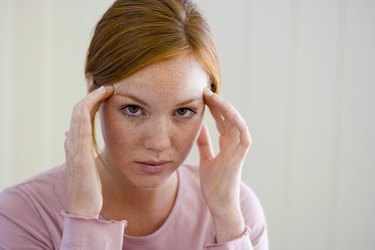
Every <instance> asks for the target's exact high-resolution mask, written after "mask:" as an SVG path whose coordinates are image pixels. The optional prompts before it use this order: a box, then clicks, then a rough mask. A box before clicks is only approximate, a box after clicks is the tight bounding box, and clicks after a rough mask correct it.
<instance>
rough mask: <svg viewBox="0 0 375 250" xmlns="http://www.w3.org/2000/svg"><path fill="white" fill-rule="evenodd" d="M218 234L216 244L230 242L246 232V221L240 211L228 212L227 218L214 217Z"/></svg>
mask: <svg viewBox="0 0 375 250" xmlns="http://www.w3.org/2000/svg"><path fill="white" fill-rule="evenodd" d="M212 219H213V223H214V227H215V233H216V243H222V242H228V241H230V240H233V239H235V238H237V237H238V236H240V235H242V234H243V233H244V232H245V230H246V226H245V220H244V218H243V215H242V213H241V211H240V210H238V209H237V210H235V211H234V212H227V213H226V215H225V216H213V217H212Z"/></svg>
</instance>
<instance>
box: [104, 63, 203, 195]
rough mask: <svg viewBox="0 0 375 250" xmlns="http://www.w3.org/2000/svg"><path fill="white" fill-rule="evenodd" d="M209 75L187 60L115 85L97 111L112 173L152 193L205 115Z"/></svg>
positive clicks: (182, 157) (179, 160) (183, 152)
mask: <svg viewBox="0 0 375 250" xmlns="http://www.w3.org/2000/svg"><path fill="white" fill-rule="evenodd" d="M208 80H209V77H208V74H207V73H206V71H205V70H204V68H203V67H202V65H201V64H200V63H199V61H197V60H196V59H194V58H193V57H189V56H180V57H176V58H173V59H170V60H166V61H162V62H159V63H155V64H153V65H151V66H148V67H146V68H144V69H143V70H141V71H139V72H137V73H135V74H133V75H132V76H130V77H129V78H126V79H125V80H123V81H120V82H117V83H115V84H114V88H115V92H114V94H113V96H112V97H110V98H109V99H108V100H107V101H106V102H105V103H103V105H102V106H101V108H100V118H101V126H102V132H103V138H104V143H105V148H104V151H103V156H104V159H105V162H106V164H107V166H108V167H109V168H110V171H111V172H112V173H116V174H118V173H119V174H121V175H122V176H123V177H124V178H123V179H124V181H125V182H128V183H130V184H132V185H134V186H135V187H137V188H145V189H148V188H156V187H158V186H160V185H161V184H163V183H164V182H165V181H166V180H167V179H168V177H169V176H170V175H171V174H172V173H173V172H174V171H175V170H176V169H177V168H178V167H179V166H180V165H181V164H182V162H183V161H184V160H185V158H186V157H187V155H188V153H189V152H190V150H191V148H192V146H193V144H194V142H195V141H196V138H197V136H198V133H199V132H200V128H201V125H202V120H203V115H204V101H203V89H204V88H205V87H206V86H207V84H208Z"/></svg>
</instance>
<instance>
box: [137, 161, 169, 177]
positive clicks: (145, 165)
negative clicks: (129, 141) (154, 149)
mask: <svg viewBox="0 0 375 250" xmlns="http://www.w3.org/2000/svg"><path fill="white" fill-rule="evenodd" d="M135 163H136V164H137V165H138V166H139V167H140V169H141V170H142V171H143V172H145V173H149V174H158V173H161V172H163V171H164V170H165V169H166V168H167V167H168V164H169V163H171V162H170V161H136V162H135Z"/></svg>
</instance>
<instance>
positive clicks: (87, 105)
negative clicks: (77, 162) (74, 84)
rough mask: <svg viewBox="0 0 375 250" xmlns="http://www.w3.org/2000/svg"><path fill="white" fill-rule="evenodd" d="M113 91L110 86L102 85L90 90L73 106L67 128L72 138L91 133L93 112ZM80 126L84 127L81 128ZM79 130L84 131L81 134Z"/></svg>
mask: <svg viewBox="0 0 375 250" xmlns="http://www.w3.org/2000/svg"><path fill="white" fill-rule="evenodd" d="M113 92H114V89H113V87H112V86H106V87H104V86H102V87H100V88H98V89H96V90H94V91H92V92H90V93H89V94H88V95H87V96H85V97H84V98H83V99H82V100H81V101H80V102H79V103H77V104H76V105H75V106H74V109H73V114H72V119H71V123H70V130H69V131H70V133H71V135H72V137H73V138H77V137H79V136H80V135H83V134H87V135H91V121H92V120H93V118H94V116H95V113H96V112H97V111H98V109H99V107H100V104H101V103H102V102H103V101H104V100H106V99H107V98H108V97H109V96H111V95H112V94H113ZM81 125H83V127H81ZM82 128H86V129H85V130H83V129H82ZM81 132H85V133H83V134H82V133H81Z"/></svg>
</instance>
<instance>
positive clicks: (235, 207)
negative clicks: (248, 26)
mask: <svg viewBox="0 0 375 250" xmlns="http://www.w3.org/2000/svg"><path fill="white" fill-rule="evenodd" d="M85 73H86V77H87V89H88V94H87V96H86V97H84V98H83V99H82V100H81V101H80V102H79V103H77V104H76V105H75V107H74V109H73V114H72V119H71V126H70V129H69V131H68V132H67V133H66V141H65V153H66V163H65V164H64V165H62V166H59V167H57V168H54V169H52V170H50V171H48V172H47V173H43V174H42V175H40V176H37V177H34V178H32V179H31V180H28V181H26V182H24V183H22V184H19V185H16V186H14V187H12V188H9V189H7V190H5V191H4V192H3V193H2V194H1V196H0V248H4V249H58V248H61V249H205V248H208V249H268V242H267V241H268V239H267V230H266V223H265V218H264V215H263V211H262V208H261V205H260V203H259V201H258V199H257V198H256V196H255V195H254V193H253V192H252V191H251V190H250V188H249V187H247V186H246V185H245V184H243V183H241V179H240V177H241V168H242V164H243V161H244V158H245V156H246V154H247V151H248V149H249V147H250V144H251V139H250V135H249V132H248V129H247V126H246V124H245V122H244V120H243V119H242V118H241V116H240V114H239V113H238V112H237V111H236V110H235V109H234V108H233V107H232V106H231V105H230V104H229V103H227V102H226V101H224V100H223V99H222V98H221V97H220V96H218V95H217V94H216V93H217V92H218V90H219V82H220V79H219V64H218V60H217V56H216V52H215V47H214V44H213V42H212V38H211V34H210V29H209V27H208V25H207V23H206V21H205V20H204V18H203V16H202V14H201V13H200V12H199V10H198V9H197V7H196V6H195V5H194V4H193V3H192V2H191V1H190V0H166V1H160V0H144V1H139V0H118V1H116V2H115V3H114V4H113V5H112V6H111V7H110V8H109V9H108V10H107V12H106V13H105V14H104V16H103V17H102V18H101V20H100V21H99V23H98V24H97V26H96V29H95V33H94V35H93V38H92V41H91V44H90V47H89V49H88V54H87V60H86V69H85ZM206 106H207V107H208V108H209V111H210V113H211V114H212V116H213V117H214V119H215V122H216V125H217V129H218V131H219V133H220V141H219V144H220V152H219V153H218V154H217V155H216V156H215V155H214V154H213V152H212V149H211V142H210V137H209V134H208V130H207V129H206V127H205V126H204V125H203V116H204V113H205V107H206ZM97 112H98V113H99V117H100V122H101V128H102V134H103V139H104V148H103V149H102V151H101V152H99V150H98V149H97V147H96V139H95V133H94V132H93V131H94V127H95V126H94V116H95V114H96V113H97ZM195 142H196V143H197V145H198V149H199V155H200V163H199V166H187V165H184V164H183V162H184V160H185V159H186V157H187V155H188V154H189V152H190V150H191V148H192V146H193V144H194V143H195ZM93 145H94V148H95V149H96V151H95V152H96V153H94V152H93V150H92V146H93Z"/></svg>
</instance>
